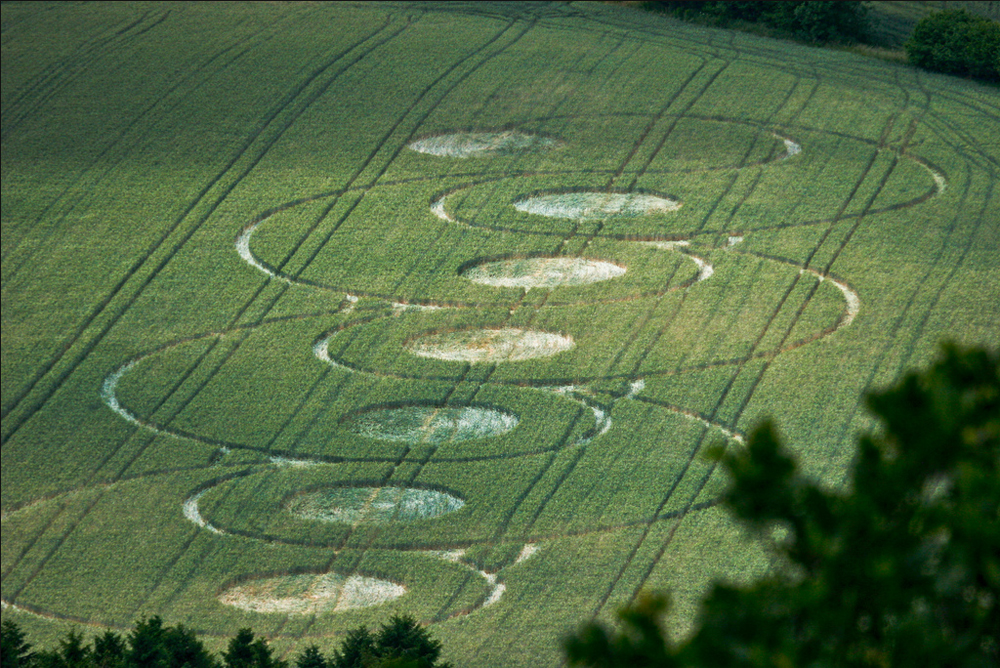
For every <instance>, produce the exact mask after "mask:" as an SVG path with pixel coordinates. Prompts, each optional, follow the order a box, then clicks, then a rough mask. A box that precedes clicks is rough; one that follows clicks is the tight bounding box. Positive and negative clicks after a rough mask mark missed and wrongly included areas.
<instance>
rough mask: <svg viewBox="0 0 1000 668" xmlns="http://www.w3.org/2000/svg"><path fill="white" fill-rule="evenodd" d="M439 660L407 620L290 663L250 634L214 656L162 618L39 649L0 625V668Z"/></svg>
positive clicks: (409, 664) (251, 666)
mask: <svg viewBox="0 0 1000 668" xmlns="http://www.w3.org/2000/svg"><path fill="white" fill-rule="evenodd" d="M440 654H441V643H440V642H439V641H437V640H435V639H434V638H433V637H431V635H430V634H429V633H428V632H427V630H426V629H424V628H423V627H422V626H421V625H420V624H418V623H417V622H416V621H415V620H414V619H413V617H410V616H407V615H395V616H393V617H391V618H390V619H389V620H388V621H387V622H385V623H384V624H382V625H381V627H379V628H378V629H377V630H376V631H374V632H372V631H369V630H368V628H367V627H364V626H362V627H358V628H356V629H354V630H352V631H351V632H350V633H348V634H347V637H346V638H345V639H344V640H343V642H342V643H341V644H340V646H339V647H338V648H336V649H334V650H333V651H332V653H330V654H329V655H324V654H323V653H322V652H321V651H320V649H319V647H318V646H317V645H309V646H308V647H306V648H305V649H304V650H303V651H302V652H300V653H299V654H298V655H297V656H296V657H295V658H294V659H293V660H292V661H291V662H289V661H285V660H282V659H280V658H279V657H277V656H275V654H274V651H273V649H272V648H271V646H270V645H269V644H268V642H267V640H265V639H264V638H261V637H257V636H255V635H254V633H253V631H252V630H251V629H248V628H247V629H240V630H239V631H238V632H237V633H236V635H235V636H233V638H231V639H230V640H229V644H228V646H227V648H226V650H225V651H224V652H223V653H222V654H221V656H216V655H215V654H212V653H211V652H209V651H208V650H207V649H206V648H205V645H204V643H203V642H202V641H201V640H200V639H199V638H198V637H197V635H196V634H195V633H194V631H192V630H190V629H187V628H185V627H184V626H183V625H181V624H178V625H176V626H169V625H165V624H164V623H163V619H162V618H160V617H159V616H153V617H149V618H147V619H143V620H140V621H139V622H138V623H137V624H136V625H135V628H133V629H132V631H131V632H129V633H128V634H127V635H125V636H122V635H119V634H118V633H115V632H114V631H110V630H108V631H105V632H104V633H103V634H101V635H97V636H95V637H94V638H93V639H92V640H91V642H89V643H87V642H85V641H84V638H83V635H82V634H81V633H80V632H78V631H70V632H69V633H68V634H67V635H66V637H65V638H63V639H61V640H59V642H58V647H54V648H49V649H42V650H37V651H36V650H35V649H34V648H33V647H32V646H31V644H29V643H28V642H27V639H26V637H25V634H24V632H23V631H22V630H21V629H20V627H18V625H17V624H16V623H15V622H12V621H9V620H5V621H4V622H3V623H2V624H0V668H292V667H293V666H294V668H452V667H451V664H449V663H445V662H441V661H439V660H438V659H439V657H440Z"/></svg>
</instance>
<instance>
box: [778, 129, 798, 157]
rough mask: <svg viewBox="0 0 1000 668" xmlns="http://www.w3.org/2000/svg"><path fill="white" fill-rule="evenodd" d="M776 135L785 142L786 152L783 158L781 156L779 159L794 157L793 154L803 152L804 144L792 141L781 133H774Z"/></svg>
mask: <svg viewBox="0 0 1000 668" xmlns="http://www.w3.org/2000/svg"><path fill="white" fill-rule="evenodd" d="M774 136H775V137H777V138H778V139H780V140H781V141H782V142H784V144H785V154H784V155H783V156H781V158H779V160H787V159H788V158H790V157H792V156H793V155H798V154H799V153H802V145H801V144H799V143H797V142H794V141H792V140H791V139H789V138H788V137H782V136H781V135H774Z"/></svg>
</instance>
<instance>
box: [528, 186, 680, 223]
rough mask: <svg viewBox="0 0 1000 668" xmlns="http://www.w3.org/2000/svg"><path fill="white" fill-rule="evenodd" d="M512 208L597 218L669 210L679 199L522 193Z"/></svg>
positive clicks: (530, 211)
mask: <svg viewBox="0 0 1000 668" xmlns="http://www.w3.org/2000/svg"><path fill="white" fill-rule="evenodd" d="M514 208H515V209H517V210H518V211H522V212H524V213H530V214H534V215H538V216H546V217H548V218H570V219H573V220H594V219H598V220H600V219H604V218H616V217H617V218H636V217H639V216H649V215H654V214H661V213H670V212H671V211H676V210H678V209H679V208H681V203H680V202H678V201H677V200H673V199H670V198H668V197H661V196H659V195H647V194H642V193H605V192H595V191H584V192H568V193H555V194H549V195H534V196H531V197H525V198H522V199H519V200H517V201H515V202H514Z"/></svg>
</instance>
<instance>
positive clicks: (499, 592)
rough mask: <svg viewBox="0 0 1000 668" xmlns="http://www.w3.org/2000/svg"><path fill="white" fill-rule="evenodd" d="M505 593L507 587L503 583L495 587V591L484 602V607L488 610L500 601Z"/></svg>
mask: <svg viewBox="0 0 1000 668" xmlns="http://www.w3.org/2000/svg"><path fill="white" fill-rule="evenodd" d="M505 591H507V585H505V584H503V583H502V582H501V583H500V584H496V585H493V591H491V592H490V595H489V596H487V597H486V600H485V601H483V607H484V608H488V607H490V606H491V605H493V604H494V603H496V602H497V601H499V600H500V597H501V596H503V593H504V592H505Z"/></svg>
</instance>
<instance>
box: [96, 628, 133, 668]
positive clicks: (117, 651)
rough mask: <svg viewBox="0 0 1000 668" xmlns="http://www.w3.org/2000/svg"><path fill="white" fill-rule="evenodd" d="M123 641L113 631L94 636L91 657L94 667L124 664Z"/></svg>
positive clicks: (118, 666)
mask: <svg viewBox="0 0 1000 668" xmlns="http://www.w3.org/2000/svg"><path fill="white" fill-rule="evenodd" d="M125 650H126V648H125V641H124V640H122V637H121V636H120V635H118V634H117V633H115V632H114V631H105V632H104V634H103V635H100V636H97V637H96V638H94V652H93V655H92V656H93V659H94V665H95V666H96V668H122V667H124V666H125V665H126V664H125Z"/></svg>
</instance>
